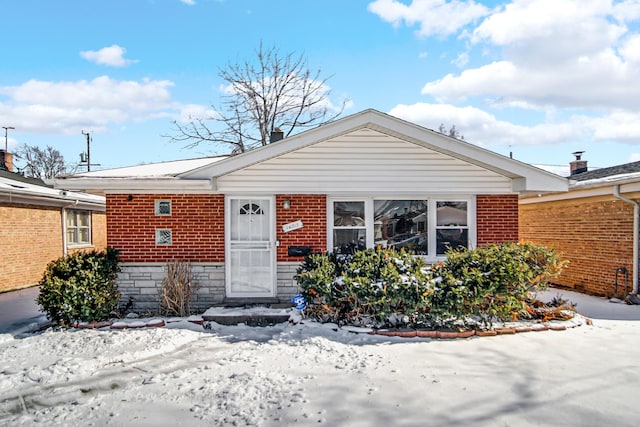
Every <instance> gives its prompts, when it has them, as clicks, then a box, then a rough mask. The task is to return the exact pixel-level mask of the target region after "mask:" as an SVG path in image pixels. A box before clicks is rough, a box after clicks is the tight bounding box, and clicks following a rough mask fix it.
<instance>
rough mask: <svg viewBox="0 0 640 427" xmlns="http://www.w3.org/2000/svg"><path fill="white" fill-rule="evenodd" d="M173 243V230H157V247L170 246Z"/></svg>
mask: <svg viewBox="0 0 640 427" xmlns="http://www.w3.org/2000/svg"><path fill="white" fill-rule="evenodd" d="M172 243H173V233H172V232H171V229H166V228H162V229H158V230H156V245H158V246H170V245H171V244H172Z"/></svg>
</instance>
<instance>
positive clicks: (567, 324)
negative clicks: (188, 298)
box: [72, 314, 592, 340]
mask: <svg viewBox="0 0 640 427" xmlns="http://www.w3.org/2000/svg"><path fill="white" fill-rule="evenodd" d="M178 322H188V323H192V324H196V325H202V327H203V328H204V329H207V330H208V329H211V322H208V321H205V320H204V319H203V317H202V316H189V317H187V318H182V317H172V318H157V317H155V318H149V319H140V318H137V319H121V320H116V321H105V322H77V323H74V324H73V325H72V327H73V328H77V329H111V330H126V329H140V328H151V327H165V326H167V325H170V324H172V323H173V324H176V323H178ZM289 323H291V324H298V323H301V324H304V320H302V319H299V318H295V317H294V316H292V317H291V318H290V319H289ZM591 324H592V322H591V319H589V318H586V317H584V316H581V315H579V314H576V315H575V316H574V317H573V318H571V319H569V320H564V321H550V322H540V323H534V322H511V323H508V324H504V325H503V326H500V327H495V328H493V329H465V330H460V331H452V330H435V329H412V328H403V329H371V328H361V327H356V326H343V327H340V326H338V325H335V324H333V325H332V324H328V325H325V326H328V327H329V328H331V329H333V330H334V331H338V330H343V331H345V332H350V333H357V334H369V335H380V336H386V337H401V338H430V339H443V340H453V339H466V338H471V337H474V336H475V337H493V336H498V335H515V334H521V333H526V332H541V331H564V330H567V329H573V328H575V327H578V326H582V325H591Z"/></svg>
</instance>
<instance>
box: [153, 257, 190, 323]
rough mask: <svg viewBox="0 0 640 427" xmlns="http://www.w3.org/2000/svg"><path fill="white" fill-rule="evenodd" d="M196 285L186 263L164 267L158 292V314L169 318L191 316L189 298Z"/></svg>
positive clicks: (173, 262)
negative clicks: (164, 270)
mask: <svg viewBox="0 0 640 427" xmlns="http://www.w3.org/2000/svg"><path fill="white" fill-rule="evenodd" d="M196 289H197V285H196V283H195V281H194V280H193V275H192V272H191V264H190V263H189V262H186V261H172V262H169V263H167V265H166V275H165V277H164V278H163V279H162V289H161V291H160V313H161V314H165V315H169V316H180V317H184V316H188V315H189V314H191V298H192V297H193V295H194V294H195V292H196Z"/></svg>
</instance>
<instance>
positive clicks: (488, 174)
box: [216, 129, 512, 194]
mask: <svg viewBox="0 0 640 427" xmlns="http://www.w3.org/2000/svg"><path fill="white" fill-rule="evenodd" d="M216 185H217V189H218V191H221V192H246V191H252V192H258V193H260V192H265V193H274V192H275V193H278V192H290V193H306V194H311V193H315V194H322V193H331V194H339V193H343V194H344V193H350V194H356V193H357V194H374V193H381V192H387V193H389V192H393V193H396V194H412V193H430V194H434V193H447V194H469V193H472V194H473V193H476V194H481V193H482V194H504V193H511V192H512V182H511V179H509V178H507V177H505V176H502V175H500V174H498V173H495V172H492V171H489V170H487V169H484V168H481V167H479V166H476V165H473V164H470V163H467V162H464V161H461V160H459V159H456V158H453V157H451V156H449V155H445V154H442V153H438V152H436V151H434V150H430V149H428V148H424V147H421V146H419V145H417V144H414V143H411V142H407V141H404V140H401V139H399V138H396V137H392V136H389V135H386V134H383V133H380V132H377V131H374V130H371V129H360V130H358V131H354V132H351V133H349V134H346V135H343V136H340V137H336V138H333V139H330V140H327V141H322V142H319V143H317V144H314V145H311V146H308V147H305V148H301V149H299V150H297V151H294V152H291V153H287V154H284V155H282V156H280V157H277V158H273V159H269V160H265V161H263V162H261V163H259V164H255V165H252V166H248V167H246V168H244V169H242V170H238V171H235V172H232V173H230V174H228V175H225V176H222V177H220V178H218V179H217V182H216Z"/></svg>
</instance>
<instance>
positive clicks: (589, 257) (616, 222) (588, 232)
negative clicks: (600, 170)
mask: <svg viewBox="0 0 640 427" xmlns="http://www.w3.org/2000/svg"><path fill="white" fill-rule="evenodd" d="M520 240H521V241H526V242H532V243H536V244H541V245H546V246H549V247H553V248H555V249H556V250H557V251H559V252H560V253H561V254H563V255H564V257H565V258H566V259H567V260H569V265H568V266H567V268H566V269H565V270H564V272H563V273H562V275H561V276H560V277H559V278H558V279H555V280H554V281H555V282H556V283H557V284H559V285H562V286H566V287H569V288H574V289H576V290H579V291H583V292H587V293H591V294H595V295H607V296H610V295H612V294H613V289H614V283H615V271H616V269H617V268H619V267H625V268H627V270H628V272H629V285H630V286H632V267H633V206H632V205H630V204H628V203H625V202H622V201H620V200H616V199H614V198H612V197H611V196H605V197H597V198H596V197H593V198H588V199H587V198H585V199H576V200H566V201H558V202H547V203H533V204H528V205H521V206H520ZM619 283H620V284H622V283H623V276H622V275H620V276H619ZM619 291H620V295H622V288H619Z"/></svg>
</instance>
